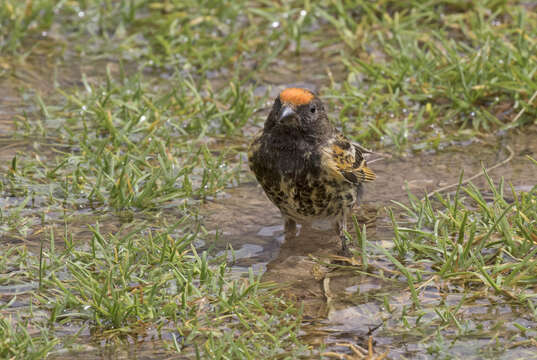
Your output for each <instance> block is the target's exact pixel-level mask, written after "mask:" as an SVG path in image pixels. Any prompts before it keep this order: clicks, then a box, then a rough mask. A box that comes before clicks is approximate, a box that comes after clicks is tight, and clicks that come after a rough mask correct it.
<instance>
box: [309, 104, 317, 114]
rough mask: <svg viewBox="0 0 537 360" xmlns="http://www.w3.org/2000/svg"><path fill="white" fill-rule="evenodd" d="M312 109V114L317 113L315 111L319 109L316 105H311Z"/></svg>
mask: <svg viewBox="0 0 537 360" xmlns="http://www.w3.org/2000/svg"><path fill="white" fill-rule="evenodd" d="M310 111H311V113H312V114H315V111H317V109H316V108H315V105H312V106H311V108H310Z"/></svg>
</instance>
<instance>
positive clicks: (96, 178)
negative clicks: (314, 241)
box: [0, 0, 537, 359]
mask: <svg viewBox="0 0 537 360" xmlns="http://www.w3.org/2000/svg"><path fill="white" fill-rule="evenodd" d="M532 9H533V10H534V9H535V8H534V7H533V5H532V4H529V3H527V2H519V1H497V0H490V1H482V2H467V1H425V2H424V1H409V2H404V3H403V2H396V1H377V2H375V3H371V2H367V1H358V0H357V1H345V2H343V1H338V0H335V1H321V2H300V1H294V2H285V3H274V2H266V1H245V0H242V1H214V0H206V1H201V2H200V1H148V0H139V1H107V0H103V1H97V0H89V1H51V0H27V1H16V0H5V1H3V2H2V4H0V87H3V88H4V89H8V88H9V89H11V90H9V93H7V91H8V90H1V89H0V95H3V96H5V98H6V99H7V98H10V99H16V101H15V102H18V105H20V106H16V107H15V108H13V109H12V108H11V107H9V108H8V105H5V107H6V109H5V111H6V114H12V113H14V115H6V116H4V115H3V114H1V113H2V112H3V111H4V110H2V109H3V108H2V106H3V105H4V104H3V103H2V100H0V130H1V131H2V135H6V136H5V137H2V138H0V140H2V141H0V156H2V159H6V160H2V161H1V162H0V174H1V176H0V238H1V239H2V242H1V243H0V246H1V253H2V256H1V257H0V339H1V340H0V357H2V358H4V357H6V358H12V357H14V358H17V357H19V358H28V357H33V358H42V357H44V356H45V355H46V354H52V355H54V354H60V355H61V354H62V352H63V351H65V350H66V349H71V348H76V346H77V345H80V338H79V336H83V337H84V339H86V340H84V341H83V342H84V343H88V344H90V345H91V346H93V347H94V348H98V347H100V346H101V345H100V344H101V342H104V343H110V344H114V343H132V342H137V341H144V340H147V341H149V340H151V339H155V338H158V339H162V340H164V342H165V344H167V345H166V347H167V350H169V351H170V352H179V353H180V354H185V356H187V357H195V356H198V357H210V358H254V359H255V358H286V357H287V358H297V357H300V356H302V357H308V356H312V355H311V354H318V353H319V351H322V347H319V346H314V347H313V346H312V345H308V344H307V343H306V341H305V340H304V339H303V338H302V337H301V336H299V334H300V333H301V332H300V331H301V330H300V329H301V324H302V317H301V311H300V305H297V304H295V303H293V302H292V301H290V300H289V299H286V298H283V297H281V296H280V295H278V293H276V291H275V290H274V288H272V287H270V286H268V285H267V284H263V283H261V282H260V281H259V279H258V277H257V275H254V273H253V271H251V272H250V273H249V274H246V275H245V276H244V277H243V278H242V279H239V280H236V279H232V278H231V277H230V276H229V275H230V274H229V273H230V270H229V268H228V267H227V265H226V259H225V256H222V257H214V256H213V255H214V252H211V241H212V240H211V239H213V238H214V236H213V235H212V234H209V232H208V231H207V230H206V229H205V227H204V225H205V224H204V223H203V219H202V218H201V217H200V214H199V208H200V205H201V204H203V203H204V202H206V201H211V200H213V199H214V198H215V197H216V196H218V194H221V193H222V192H223V191H225V189H226V188H229V187H233V186H237V185H238V184H240V183H241V182H242V181H244V180H247V181H250V180H251V179H252V178H251V175H250V174H249V173H248V172H247V170H246V168H245V166H244V151H245V146H246V144H247V141H248V138H249V137H250V135H251V134H253V133H254V132H255V131H256V130H257V129H258V128H259V126H260V124H261V123H262V121H263V120H264V116H265V113H266V110H267V106H269V104H270V95H269V94H272V95H273V93H274V91H273V90H272V89H271V87H270V86H267V84H268V85H272V86H274V87H275V88H276V87H282V86H285V85H289V84H292V83H301V82H306V83H308V84H311V85H312V86H315V87H316V88H317V89H316V90H318V91H319V93H320V95H321V96H322V97H323V99H325V100H326V102H327V103H328V105H329V109H330V111H331V113H332V116H333V118H334V120H335V121H336V123H337V124H338V126H341V128H342V129H343V131H344V132H346V133H347V134H348V135H349V136H351V137H354V138H355V139H357V140H360V141H364V142H366V143H367V144H375V148H377V149H381V148H382V147H386V148H387V150H388V151H391V152H394V153H406V152H409V151H421V150H426V151H437V150H441V149H442V148H443V147H445V146H447V145H449V144H463V143H465V142H472V141H474V140H475V139H476V138H480V137H482V136H484V135H486V134H487V135H495V134H499V133H502V132H504V131H508V130H511V129H513V128H520V129H524V127H526V126H528V125H530V124H532V123H535V117H536V115H537V113H536V111H535V103H532V101H534V99H535V96H534V94H535V93H536V91H537V87H536V81H535V76H536V73H535V71H536V69H537V61H536V60H537V58H536V56H535V53H536V51H535V47H536V44H535V38H537V36H536V35H537V18H536V15H535V11H532ZM297 64H298V65H297ZM32 74H34V75H35V74H37V78H34V75H32ZM2 85H3V86H2ZM7 85H9V87H8V86H7ZM2 91H6V94H3V93H2ZM267 99H268V100H267ZM10 101H11V102H13V101H12V100H10ZM6 103H7V101H6ZM9 106H11V105H9ZM337 113H338V114H339V117H337V118H336V114H337ZM4 129H9V130H4ZM13 149H15V150H13ZM5 154H9V157H8V156H7V155H5ZM530 162H531V160H528V164H530ZM379 166H380V165H379ZM528 166H530V165H528ZM488 180H489V187H488V188H487V189H478V188H476V187H475V186H472V185H465V186H459V188H458V189H457V191H456V192H455V193H452V194H449V195H443V194H439V195H436V196H435V197H434V198H431V199H426V200H424V201H420V200H419V199H417V198H416V197H414V196H412V195H410V200H409V202H408V203H405V204H399V205H398V207H397V206H396V207H394V209H393V210H392V211H393V213H392V215H393V216H392V219H393V227H394V236H393V243H394V246H393V247H389V248H386V247H382V246H380V245H378V244H376V242H374V241H371V240H369V239H368V237H367V230H366V229H365V227H362V225H361V224H358V223H357V224H356V232H357V233H358V239H359V241H358V244H357V245H358V249H360V250H359V251H358V254H357V258H359V259H361V265H360V268H359V271H360V273H361V274H364V273H366V274H370V275H371V274H373V275H374V276H375V277H377V278H379V277H380V278H383V279H384V280H386V281H389V282H397V281H402V282H403V283H404V284H406V285H405V286H407V289H408V295H409V299H410V301H409V302H408V303H405V304H404V305H403V306H399V305H397V304H391V301H392V299H391V298H390V296H391V295H389V294H382V296H379V301H382V303H383V304H385V306H386V309H387V311H388V312H389V313H390V314H391V315H390V319H391V320H390V321H391V322H390V324H391V325H390V327H388V329H390V330H389V331H391V335H394V336H395V335H401V334H402V335H401V336H403V335H408V336H414V337H416V338H418V339H421V341H422V342H423V343H427V344H430V345H428V346H429V348H427V351H428V352H430V353H433V354H434V353H438V354H439V353H440V352H441V351H442V349H445V348H447V347H449V345H447V344H448V343H449V342H450V341H453V340H454V339H455V338H461V337H464V336H475V337H479V336H482V337H488V338H494V335H493V334H492V333H491V332H490V331H488V330H486V329H483V328H480V326H481V327H482V325H480V324H479V322H478V321H477V320H476V321H475V322H473V323H471V324H470V323H465V322H464V321H465V319H464V318H463V316H464V315H463V314H464V311H466V310H465V309H467V306H466V305H467V304H468V303H469V302H471V301H474V300H475V299H477V298H480V299H489V298H491V299H492V298H493V301H494V302H500V303H504V304H508V305H509V306H513V307H514V308H516V309H518V310H520V311H523V312H524V313H525V314H526V317H527V319H526V321H527V322H526V323H524V324H519V323H517V322H516V321H513V324H514V325H513V326H514V327H515V328H516V330H513V331H514V332H512V333H510V334H515V333H516V334H522V335H520V336H522V337H523V340H520V339H518V338H517V339H518V340H517V341H526V340H527V341H529V340H528V339H530V335H531V334H533V330H532V329H531V327H532V326H533V324H534V320H535V319H534V316H535V304H534V302H533V299H534V297H535V294H534V293H533V290H532V289H533V286H534V285H535V284H534V282H535V281H534V280H535V279H534V276H533V273H534V271H533V268H534V266H535V249H534V248H535V246H534V243H535V241H536V238H535V236H536V231H537V229H536V228H535V217H536V216H537V210H536V208H535V204H536V202H537V199H536V197H537V195H536V191H535V188H534V189H532V190H531V191H529V192H520V191H508V190H510V189H509V188H507V189H504V188H505V187H506V185H505V184H504V183H503V182H501V183H499V184H494V183H493V181H492V180H491V179H490V178H488ZM216 236H217V235H216ZM379 259H381V260H379ZM381 263H382V264H383V265H382V266H383V268H382V269H385V268H386V266H389V270H390V271H391V273H390V274H391V275H390V276H389V277H387V276H385V274H384V273H382V274H379V273H376V272H375V271H373V270H371V269H376V266H377V265H379V264H381ZM386 264H388V265H386ZM382 269H381V270H382ZM377 270H378V269H377ZM382 271H383V270H382ZM382 271H381V272H382ZM392 277H393V278H392ZM428 284H439V285H438V286H439V287H441V286H448V287H453V288H455V289H457V292H459V293H464V294H467V295H465V296H464V297H463V298H462V299H460V301H458V302H457V303H456V304H447V305H446V304H434V306H433V305H430V304H426V303H424V301H423V294H424V289H427V286H429V285H428ZM442 284H444V285H442ZM445 284H447V285H445ZM390 309H391V310H390ZM392 310H393V311H392ZM468 321H470V320H468ZM384 331H387V330H384ZM431 331H433V332H435V334H436V338H435V340H434V341H433V340H431V339H432V338H431V336H430V334H431ZM453 334H455V335H453ZM514 336H515V335H513V338H514ZM502 344H503V345H502ZM508 345H509V344H508V341H507V340H505V339H503V340H501V341H499V345H498V349H499V350H498V351H501V349H506V348H508ZM502 346H503V347H502Z"/></svg>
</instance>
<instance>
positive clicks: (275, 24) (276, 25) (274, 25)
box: [270, 21, 280, 29]
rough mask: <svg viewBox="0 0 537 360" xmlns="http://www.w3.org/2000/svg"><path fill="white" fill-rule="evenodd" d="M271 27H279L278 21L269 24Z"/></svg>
mask: <svg viewBox="0 0 537 360" xmlns="http://www.w3.org/2000/svg"><path fill="white" fill-rule="evenodd" d="M270 26H271V27H273V28H274V29H276V28H277V27H278V26H280V22H279V21H273V22H272V24H270Z"/></svg>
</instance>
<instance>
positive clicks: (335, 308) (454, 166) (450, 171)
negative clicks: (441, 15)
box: [202, 127, 537, 359]
mask: <svg viewBox="0 0 537 360" xmlns="http://www.w3.org/2000/svg"><path fill="white" fill-rule="evenodd" d="M535 138H537V127H533V128H530V129H526V131H524V132H513V133H511V134H510V135H508V136H505V137H504V138H502V139H501V141H500V142H494V143H487V140H488V139H482V140H479V141H475V142H474V143H473V144H471V145H468V146H459V145H452V146H449V147H447V148H446V149H444V150H442V151H438V152H436V153H430V154H424V153H418V154H413V155H408V156H406V157H396V156H394V157H392V158H389V159H384V160H382V161H378V162H375V163H374V164H372V165H371V167H372V168H373V169H374V170H375V172H376V173H377V176H378V177H377V181H375V182H374V183H371V184H367V187H366V188H365V196H364V198H363V203H362V206H361V207H360V208H359V209H355V214H356V215H357V218H358V220H359V221H360V222H361V223H367V238H368V241H370V242H373V243H375V244H377V245H379V246H382V247H385V248H389V247H391V246H392V242H391V239H392V236H393V232H392V229H391V221H390V219H389V217H388V216H387V213H386V211H385V210H384V208H385V207H386V206H391V205H394V204H393V202H392V201H398V202H403V203H405V202H406V199H407V192H406V190H407V189H408V190H409V191H410V192H412V193H413V194H415V195H416V196H419V197H421V196H423V195H424V194H425V193H426V192H428V193H430V192H432V191H434V190H436V189H438V188H442V187H445V186H446V185H450V184H456V183H457V182H458V180H459V175H460V173H461V171H464V174H465V176H464V178H465V179H466V178H469V177H470V176H473V175H474V174H477V173H480V172H481V171H482V170H481V168H482V166H485V167H487V168H490V167H491V166H494V164H496V163H499V162H501V161H503V160H504V159H506V158H508V157H510V156H512V158H511V159H510V160H509V162H507V163H506V164H504V165H502V166H500V167H497V168H496V169H494V170H491V171H490V172H489V174H490V175H491V177H492V179H493V180H494V181H499V179H500V177H504V179H505V181H506V183H507V184H509V183H512V184H513V186H514V189H515V190H517V191H518V190H524V189H526V191H527V190H529V189H530V188H531V187H533V186H534V185H535V183H536V178H537V174H536V171H535V168H534V167H532V166H530V162H529V160H528V159H527V158H526V155H530V156H532V157H536V156H537V143H536V142H535V141H534V139H535ZM472 182H473V183H474V184H475V185H476V186H478V187H480V188H484V187H485V185H486V179H485V178H484V177H483V176H480V177H478V178H476V179H475V180H473V181H472ZM454 191H455V187H453V188H449V189H447V190H445V191H444V193H446V192H454ZM485 195H486V193H485ZM507 197H508V198H509V195H507ZM394 208H396V207H394ZM202 214H203V215H204V222H205V224H207V226H208V227H211V226H213V225H216V224H217V225H218V229H220V230H219V233H218V236H217V237H215V240H214V248H215V249H216V252H217V253H219V254H220V253H221V252H222V251H224V250H225V249H226V248H228V246H229V247H231V248H233V250H234V253H235V257H234V258H233V259H232V256H231V255H228V257H229V258H230V260H231V259H232V261H231V264H232V265H233V267H232V269H233V271H234V272H235V276H241V275H243V276H244V275H245V274H247V272H248V268H249V267H250V266H251V267H253V268H254V270H255V271H257V272H264V273H263V277H262V279H263V280H265V281H270V282H275V283H278V284H280V285H281V288H282V292H283V294H284V296H286V297H288V298H291V299H294V300H296V301H297V302H298V303H300V304H301V306H302V307H303V314H304V318H305V321H306V325H305V328H304V334H303V336H304V338H305V339H307V341H309V342H310V343H311V344H316V345H319V344H324V345H325V346H327V349H328V350H331V351H335V352H341V353H348V354H350V350H349V348H348V347H345V346H344V345H342V344H346V343H353V344H359V345H360V346H362V347H365V348H367V341H368V338H369V336H373V339H374V346H375V348H376V351H377V353H382V352H384V351H386V350H389V354H390V355H389V357H390V358H394V359H395V358H416V359H428V358H437V357H438V356H440V354H441V353H442V351H445V350H446V349H449V353H450V354H451V355H452V356H455V357H467V358H469V359H481V358H505V359H508V358H513V357H527V356H530V355H531V356H534V355H533V349H532V348H531V346H533V345H532V343H531V339H532V337H533V336H534V335H537V333H535V332H534V331H533V330H532V331H528V332H526V333H521V332H520V331H519V329H518V328H517V327H516V326H515V325H513V324H518V325H521V324H524V325H523V326H524V327H526V328H528V329H534V328H535V327H536V326H537V324H536V323H535V321H534V320H533V317H532V316H526V314H524V313H520V311H519V310H518V309H517V306H516V305H515V304H509V303H508V302H507V303H506V301H505V299H502V298H500V297H497V296H496V295H494V294H492V293H477V294H472V295H471V296H473V297H474V298H473V300H472V301H466V300H467V299H465V298H464V297H465V296H466V295H464V294H465V289H462V288H457V287H455V286H451V285H450V286H441V284H442V282H441V281H436V279H433V280H434V281H431V282H430V284H429V285H427V286H426V287H425V288H423V289H420V292H419V301H420V304H421V305H422V306H423V309H422V314H421V315H420V316H419V318H418V317H415V316H414V317H412V316H409V317H408V319H407V322H408V325H407V326H403V325H402V324H401V322H400V321H399V320H397V321H396V320H392V319H395V318H398V319H399V318H401V313H402V312H404V311H406V310H405V309H410V308H411V307H412V305H413V304H412V299H411V294H410V291H409V288H408V284H407V282H406V281H405V279H404V277H401V276H399V277H390V280H386V279H384V280H383V279H382V277H381V276H378V273H379V271H380V272H385V273H386V274H389V273H392V274H395V273H397V269H395V268H394V266H393V264H392V263H390V262H389V261H387V259H385V258H383V257H382V256H378V254H370V255H371V259H370V264H369V265H370V269H364V268H363V266H361V265H360V263H359V261H358V262H357V263H356V264H355V265H357V266H348V267H347V269H346V270H345V268H343V269H342V268H341V267H338V268H336V269H334V267H332V266H331V265H330V263H331V262H333V261H334V259H338V258H335V257H334V255H335V254H336V253H337V250H338V248H339V241H338V239H337V237H336V236H334V234H333V233H332V232H330V231H319V230H314V229H311V228H306V227H302V228H301V229H300V232H299V235H298V236H297V237H296V238H292V239H289V240H287V241H286V240H285V239H284V234H283V225H282V224H283V223H282V219H281V217H280V215H279V211H278V210H277V209H276V207H275V206H274V205H272V204H271V203H270V202H269V200H268V199H267V198H266V197H265V195H264V194H263V192H262V190H261V189H260V187H259V186H257V185H256V184H255V183H254V182H252V183H248V184H243V185H241V186H240V187H238V188H234V189H229V190H226V192H225V194H224V195H222V196H221V197H220V198H219V199H216V200H214V201H210V202H207V203H206V204H205V205H204V206H203V208H202ZM348 265H351V264H348ZM416 266H421V265H420V264H416ZM438 280H439V279H438ZM466 292H467V291H466ZM470 293H472V292H470ZM463 300H465V301H464V305H462V306H460V308H459V310H458V314H459V315H460V316H461V317H462V318H463V319H465V322H464V323H463V324H462V325H461V326H463V327H465V328H466V329H468V328H470V329H473V332H474V333H475V336H473V337H467V336H465V337H462V338H459V337H458V336H457V334H456V332H454V330H453V328H452V327H447V326H444V327H443V326H442V324H441V323H438V316H436V311H443V310H442V309H452V308H455V307H457V306H458V304H459V303H461V302H462V301H463ZM386 303H389V304H390V305H389V306H390V308H389V309H387V308H386ZM422 324H425V325H422ZM431 329H436V331H438V335H439V334H442V335H443V336H446V337H447V338H449V339H450V340H451V343H449V344H444V343H442V344H439V343H437V342H436V335H437V334H436V333H435V332H432V333H430V334H427V332H430V331H431ZM424 332H425V334H424ZM444 339H445V338H444ZM495 341H501V342H511V343H512V347H511V349H509V350H508V351H505V349H503V350H500V349H501V347H499V348H498V349H496V348H495V346H494V343H495ZM338 344H339V345H338Z"/></svg>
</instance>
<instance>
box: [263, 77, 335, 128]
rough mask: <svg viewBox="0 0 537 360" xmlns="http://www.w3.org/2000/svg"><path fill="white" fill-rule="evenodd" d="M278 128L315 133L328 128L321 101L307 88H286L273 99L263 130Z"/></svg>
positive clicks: (328, 124)
mask: <svg viewBox="0 0 537 360" xmlns="http://www.w3.org/2000/svg"><path fill="white" fill-rule="evenodd" d="M271 129H274V130H276V129H278V130H281V131H285V132H294V131H298V132H300V133H303V134H309V135H315V134H317V133H320V132H326V131H327V130H329V129H330V123H329V121H328V117H327V116H326V111H325V109H324V106H323V103H322V101H321V100H320V99H319V98H318V97H317V96H315V94H314V93H313V92H311V91H309V90H307V89H301V88H287V89H285V90H283V91H282V92H281V93H280V94H279V95H278V97H277V98H276V99H275V100H274V105H273V106H272V111H271V112H270V114H269V116H268V118H267V121H266V123H265V131H267V130H271Z"/></svg>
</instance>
